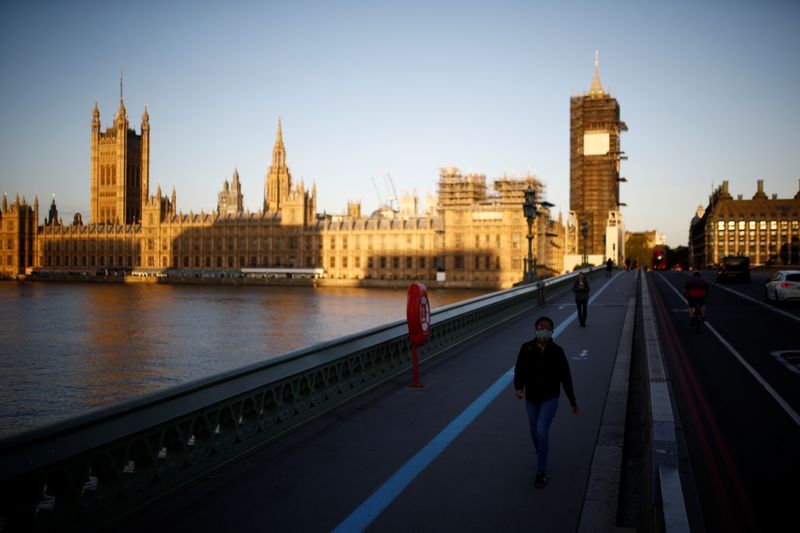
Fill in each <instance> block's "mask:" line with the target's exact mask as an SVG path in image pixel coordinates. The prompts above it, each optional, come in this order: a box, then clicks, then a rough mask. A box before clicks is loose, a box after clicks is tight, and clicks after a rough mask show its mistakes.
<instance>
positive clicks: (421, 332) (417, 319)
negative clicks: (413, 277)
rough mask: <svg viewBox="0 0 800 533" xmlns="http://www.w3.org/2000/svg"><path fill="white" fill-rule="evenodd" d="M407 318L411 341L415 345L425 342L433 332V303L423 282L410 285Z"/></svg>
mask: <svg viewBox="0 0 800 533" xmlns="http://www.w3.org/2000/svg"><path fill="white" fill-rule="evenodd" d="M406 320H407V321H408V335H409V337H410V339H411V343H412V344H413V345H415V346H422V345H423V344H425V342H427V340H428V336H429V335H430V333H431V304H430V300H429V299H428V290H427V289H426V288H425V285H423V284H422V283H412V284H411V285H409V286H408V301H407V304H406Z"/></svg>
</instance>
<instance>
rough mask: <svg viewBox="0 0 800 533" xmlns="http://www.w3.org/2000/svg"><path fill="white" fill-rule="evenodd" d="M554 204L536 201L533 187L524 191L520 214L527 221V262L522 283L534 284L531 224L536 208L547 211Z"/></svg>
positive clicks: (534, 267)
mask: <svg viewBox="0 0 800 533" xmlns="http://www.w3.org/2000/svg"><path fill="white" fill-rule="evenodd" d="M553 205H554V204H551V203H550V202H545V201H537V200H536V191H535V190H533V187H531V186H528V188H527V189H526V190H525V203H523V204H522V212H523V213H524V214H525V219H526V220H527V221H528V235H527V237H528V260H527V262H526V263H527V264H526V268H525V273H524V276H523V282H525V283H534V282H535V281H536V257H535V256H534V255H533V222H534V220H536V214H537V209H536V208H537V206H541V207H544V208H545V209H549V208H551V207H553Z"/></svg>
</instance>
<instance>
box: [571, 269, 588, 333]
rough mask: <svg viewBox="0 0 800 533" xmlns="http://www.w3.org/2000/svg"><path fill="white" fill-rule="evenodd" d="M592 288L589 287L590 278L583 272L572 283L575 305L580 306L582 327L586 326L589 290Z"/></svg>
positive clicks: (579, 319)
mask: <svg viewBox="0 0 800 533" xmlns="http://www.w3.org/2000/svg"><path fill="white" fill-rule="evenodd" d="M591 290H592V289H591V288H590V287H589V280H588V279H586V274H584V273H583V272H581V273H580V274H578V277H577V278H576V279H575V283H574V284H573V285H572V292H574V293H575V305H576V306H577V307H578V321H579V322H580V323H581V327H582V328H585V327H586V312H587V305H588V304H589V291H591Z"/></svg>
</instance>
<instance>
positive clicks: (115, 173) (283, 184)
mask: <svg viewBox="0 0 800 533" xmlns="http://www.w3.org/2000/svg"><path fill="white" fill-rule="evenodd" d="M91 125H92V129H91V179H90V191H91V202H90V211H91V213H90V216H91V223H88V224H84V223H83V221H82V219H81V216H80V214H77V215H75V218H74V220H73V221H72V223H71V224H63V223H62V221H61V220H60V219H59V217H58V211H57V208H56V204H55V200H53V202H52V204H51V206H50V210H49V213H48V215H47V216H46V217H45V220H44V224H39V201H38V198H36V199H35V201H34V204H33V205H30V204H28V203H27V201H26V200H25V199H24V197H23V199H22V200H20V199H19V197H17V198H16V200H15V201H13V202H9V200H8V198H6V196H5V195H4V197H3V204H2V212H0V275H2V276H3V277H12V278H17V277H18V276H21V275H24V274H26V273H28V274H31V273H36V274H65V273H70V272H72V273H84V274H86V273H92V274H97V273H102V274H104V275H107V274H108V273H112V274H123V273H131V272H133V271H138V272H166V273H169V274H170V275H171V276H180V277H201V276H202V277H209V275H211V276H221V275H227V276H230V275H231V274H233V273H235V272H237V271H238V272H241V269H243V268H244V269H247V268H266V267H270V268H284V269H308V268H314V269H320V268H321V269H323V271H324V279H325V280H326V283H331V284H342V285H359V284H365V285H366V284H370V280H373V281H375V282H377V283H376V284H381V283H385V280H409V281H410V280H423V281H425V280H434V279H436V278H437V273H438V274H439V276H438V277H439V279H442V277H444V278H445V280H446V285H447V286H461V287H484V288H504V287H510V286H512V285H513V284H514V283H517V282H519V281H520V280H521V279H522V276H523V270H524V268H525V263H524V261H525V258H526V256H527V242H526V241H527V238H526V236H527V234H528V225H527V221H526V219H525V217H524V216H523V209H522V204H523V201H524V195H525V190H526V189H527V188H528V187H532V188H533V189H534V190H536V191H537V194H538V197H539V198H540V199H541V194H542V192H543V186H542V184H541V182H540V181H539V180H538V179H537V178H535V177H534V176H528V177H525V178H522V179H510V178H502V179H498V180H496V181H495V182H494V184H493V186H494V192H492V193H490V192H488V191H487V184H486V177H485V176H484V175H480V174H470V175H466V176H464V175H462V174H461V173H460V172H459V170H458V169H456V168H452V167H451V168H446V169H442V170H441V172H440V179H439V184H438V195H437V200H436V205H435V206H431V207H430V208H429V209H428V210H427V213H426V214H424V215H421V214H419V213H418V209H417V200H416V198H413V197H407V198H404V201H403V202H402V208H401V209H392V208H389V207H388V206H384V207H383V208H381V209H380V210H378V211H376V212H375V213H373V214H372V215H370V216H363V215H362V214H361V206H360V204H359V203H350V204H348V206H347V213H346V214H341V215H320V214H318V213H317V211H316V205H317V189H316V186H312V187H311V189H310V190H308V189H306V187H305V185H304V184H303V183H302V181H301V182H300V183H297V184H295V183H293V181H292V176H291V173H290V172H289V168H288V166H287V161H286V149H285V147H284V144H283V134H282V129H281V123H280V119H279V122H278V130H277V138H276V140H275V146H274V148H273V151H272V162H271V165H270V166H269V170H268V172H267V175H266V178H265V187H264V203H263V209H262V210H261V211H260V212H257V213H250V212H245V211H244V210H243V208H242V194H241V187H240V183H239V176H238V173H237V172H234V175H233V177H232V179H231V182H230V183H228V181H227V180H226V181H225V182H224V185H223V190H222V192H220V193H219V195H218V208H217V211H216V212H215V213H193V212H189V213H181V212H179V211H177V209H176V203H177V202H176V193H175V190H174V189H173V190H172V194H171V195H170V196H167V195H162V192H161V188H160V186H159V187H158V188H157V189H156V193H155V195H151V194H150V193H149V182H150V168H149V166H150V161H149V157H150V121H149V115H148V113H147V109H146V108H145V111H144V113H143V115H142V120H141V130H140V133H136V131H135V130H134V129H132V128H131V127H130V125H129V122H128V116H127V112H126V109H125V106H124V103H123V101H122V99H120V106H119V110H118V112H117V114H116V116H115V118H114V122H113V125H112V126H111V127H109V128H107V129H106V130H105V131H102V130H101V126H100V111H99V109H98V108H97V104H95V107H94V110H93V112H92V122H91ZM534 228H535V229H534V231H533V234H534V236H533V242H534V250H535V257H536V259H537V261H538V268H537V273H538V274H539V275H540V276H546V275H552V274H554V273H559V272H561V270H562V266H563V259H562V257H563V248H564V239H565V231H564V228H563V225H562V224H561V221H560V220H558V221H553V220H551V219H550V217H549V212H548V211H547V210H541V213H540V216H538V217H537V218H536V220H535V223H534ZM442 274H444V276H442ZM378 280H383V281H378Z"/></svg>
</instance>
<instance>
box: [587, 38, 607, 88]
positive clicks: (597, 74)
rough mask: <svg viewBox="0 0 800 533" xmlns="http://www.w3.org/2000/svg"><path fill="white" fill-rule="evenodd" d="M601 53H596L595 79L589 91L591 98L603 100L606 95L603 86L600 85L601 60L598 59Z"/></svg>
mask: <svg viewBox="0 0 800 533" xmlns="http://www.w3.org/2000/svg"><path fill="white" fill-rule="evenodd" d="M598 56H599V53H598V51H597V50H595V51H594V79H593V80H592V87H591V88H590V89H589V96H591V97H592V98H602V97H603V96H604V95H605V93H604V92H603V86H602V85H601V84H600V60H599V59H598Z"/></svg>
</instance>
